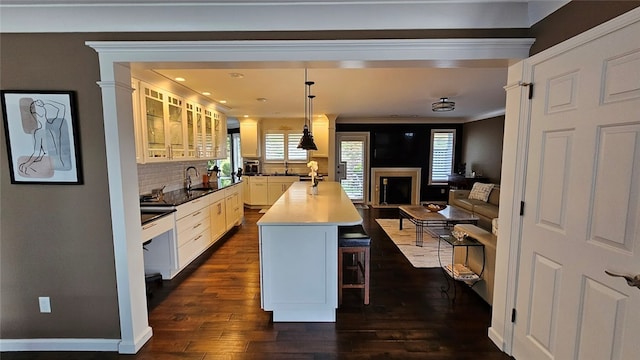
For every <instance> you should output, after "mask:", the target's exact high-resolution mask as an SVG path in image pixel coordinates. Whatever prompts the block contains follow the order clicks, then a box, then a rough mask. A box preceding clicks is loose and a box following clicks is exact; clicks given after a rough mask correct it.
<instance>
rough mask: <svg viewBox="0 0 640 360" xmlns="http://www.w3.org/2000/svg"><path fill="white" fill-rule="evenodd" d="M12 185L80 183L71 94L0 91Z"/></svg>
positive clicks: (80, 176) (78, 146)
mask: <svg viewBox="0 0 640 360" xmlns="http://www.w3.org/2000/svg"><path fill="white" fill-rule="evenodd" d="M0 98H1V101H2V117H3V121H4V130H5V137H6V141H7V153H8V158H9V170H10V171H9V172H10V174H11V183H12V184H51V185H53V184H57V185H78V184H83V178H82V162H81V156H80V137H79V135H78V134H79V131H78V115H77V110H76V93H75V92H74V91H41V90H0Z"/></svg>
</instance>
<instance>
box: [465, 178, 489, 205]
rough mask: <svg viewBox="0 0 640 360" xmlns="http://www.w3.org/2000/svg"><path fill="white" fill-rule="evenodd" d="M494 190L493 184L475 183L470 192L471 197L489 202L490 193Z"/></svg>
mask: <svg viewBox="0 0 640 360" xmlns="http://www.w3.org/2000/svg"><path fill="white" fill-rule="evenodd" d="M491 190H493V184H483V183H479V182H477V183H474V184H473V188H471V192H470V193H469V199H475V200H480V201H484V202H487V200H489V194H491Z"/></svg>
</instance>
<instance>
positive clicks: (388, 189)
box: [370, 168, 422, 207]
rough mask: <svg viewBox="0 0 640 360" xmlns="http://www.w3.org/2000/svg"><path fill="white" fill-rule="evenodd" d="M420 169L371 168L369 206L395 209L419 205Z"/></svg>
mask: <svg viewBox="0 0 640 360" xmlns="http://www.w3.org/2000/svg"><path fill="white" fill-rule="evenodd" d="M421 171H422V169H421V168H371V179H372V181H373V193H372V194H371V202H370V203H371V205H372V206H375V207H387V206H388V207H395V206H398V205H418V204H420V180H421Z"/></svg>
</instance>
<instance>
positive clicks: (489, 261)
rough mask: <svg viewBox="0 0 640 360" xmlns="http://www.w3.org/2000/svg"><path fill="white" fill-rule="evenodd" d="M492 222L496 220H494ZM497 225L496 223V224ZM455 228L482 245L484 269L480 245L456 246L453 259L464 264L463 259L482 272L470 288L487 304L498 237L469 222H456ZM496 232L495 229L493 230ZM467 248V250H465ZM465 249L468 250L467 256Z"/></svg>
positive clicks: (489, 297) (491, 284) (490, 298)
mask: <svg viewBox="0 0 640 360" xmlns="http://www.w3.org/2000/svg"><path fill="white" fill-rule="evenodd" d="M494 222H497V220H496V221H494ZM496 227H497V224H496ZM454 229H455V230H459V231H464V232H465V233H467V234H469V236H471V237H472V238H474V239H476V240H478V241H479V242H480V243H482V244H483V245H484V271H483V270H482V266H483V260H482V248H481V247H477V246H474V247H469V248H460V247H458V248H456V253H455V254H454V261H455V262H456V263H457V264H464V262H465V260H466V261H467V265H468V266H469V268H471V270H473V272H475V273H476V274H480V273H482V278H481V280H480V281H478V282H477V283H476V284H474V285H473V287H472V289H473V290H474V291H475V292H476V293H478V295H480V296H481V297H482V298H483V299H484V300H485V301H486V302H487V303H489V305H492V304H493V282H494V278H495V269H496V243H497V241H498V238H497V237H496V235H495V234H494V233H491V232H488V231H486V230H484V229H481V228H479V227H477V226H475V225H471V224H458V225H455V226H454ZM495 233H496V234H497V231H496V232H495ZM465 249H468V250H465ZM466 251H469V256H468V257H467V253H466Z"/></svg>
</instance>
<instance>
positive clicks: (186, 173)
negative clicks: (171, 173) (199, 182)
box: [184, 166, 198, 191]
mask: <svg viewBox="0 0 640 360" xmlns="http://www.w3.org/2000/svg"><path fill="white" fill-rule="evenodd" d="M191 169H193V170H195V172H196V176H198V169H196V167H195V166H189V167H187V168H186V169H185V170H184V187H185V188H186V189H187V191H191V175H189V170H191Z"/></svg>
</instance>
